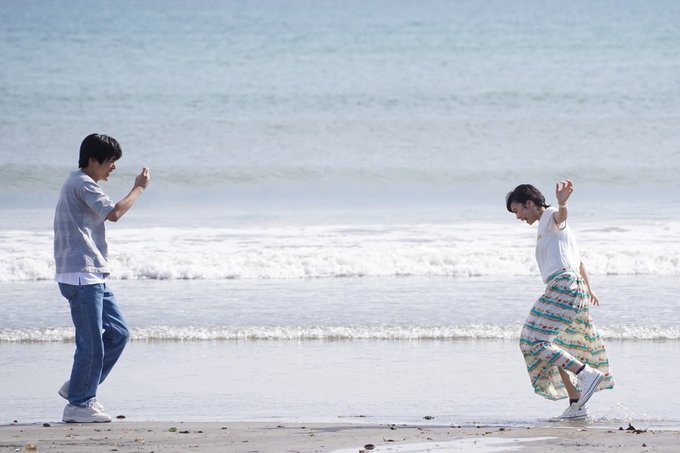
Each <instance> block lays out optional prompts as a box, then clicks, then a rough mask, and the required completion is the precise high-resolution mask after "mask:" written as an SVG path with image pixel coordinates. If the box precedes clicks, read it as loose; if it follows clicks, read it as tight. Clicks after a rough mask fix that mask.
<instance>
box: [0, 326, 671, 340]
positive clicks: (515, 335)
mask: <svg viewBox="0 0 680 453" xmlns="http://www.w3.org/2000/svg"><path fill="white" fill-rule="evenodd" d="M520 330H521V326H519V325H512V326H501V325H489V324H471V325H464V326H390V325H376V326H243V327H231V326H224V327H194V326H185V327H174V326H151V327H140V328H134V329H132V332H131V340H132V341H179V342H181V341H192V342H196V341H356V340H374V341H380V340H384V341H457V340H512V341H514V340H518V339H519V332H520ZM600 332H601V334H602V336H603V337H604V338H606V339H607V340H608V341H664V340H665V341H680V326H632V325H629V326H617V327H603V328H601V329H600ZM74 340H75V335H74V331H73V329H72V328H66V327H57V328H35V329H30V328H23V329H0V342H4V343H42V342H74Z"/></svg>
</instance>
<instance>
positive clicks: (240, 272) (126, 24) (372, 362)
mask: <svg viewBox="0 0 680 453" xmlns="http://www.w3.org/2000/svg"><path fill="white" fill-rule="evenodd" d="M678 17H680V3H679V2H677V1H675V0H647V1H643V0H596V1H593V0H574V1H570V2H562V1H557V0H545V1H538V0H446V1H445V0H420V1H417V2H416V1H406V0H361V1H359V0H343V1H333V0H241V1H239V0H230V1H217V0H116V1H105V0H98V1H85V0H63V1H59V2H53V1H47V0H4V1H2V2H1V3H0V55H2V70H0V312H1V313H2V315H1V316H0V424H8V423H35V422H56V421H60V420H61V413H62V409H63V406H64V404H65V401H64V400H62V399H61V398H60V397H59V396H58V395H57V390H58V389H59V387H60V386H61V385H62V383H63V382H64V381H65V380H66V379H67V378H68V376H69V373H70V367H71V363H72V356H73V351H74V332H73V328H72V325H71V321H70V315H69V310H68V304H67V302H66V300H64V299H63V298H62V297H61V295H60V293H59V291H58V288H57V285H56V283H55V282H54V260H53V256H52V238H53V233H52V219H53V214H54V206H55V203H56V200H57V197H58V193H59V189H60V187H61V184H62V183H63V181H64V179H65V178H66V176H67V175H68V173H69V172H70V171H72V170H74V169H75V168H76V167H77V161H78V150H79V146H80V142H81V141H82V139H83V138H84V137H85V136H86V135H88V134H90V133H93V132H97V133H104V134H108V135H111V136H113V137H115V138H117V139H118V141H119V142H120V143H121V146H122V149H123V157H122V159H121V160H120V161H118V162H117V169H116V170H115V171H114V172H113V173H112V175H111V177H110V180H109V181H108V182H102V183H101V186H102V187H103V189H104V190H105V191H106V192H107V193H108V194H109V195H110V196H111V197H112V198H114V199H120V198H122V197H123V196H124V195H125V194H126V193H127V192H128V191H129V189H130V188H131V187H132V183H133V181H134V177H135V175H136V174H138V173H139V172H140V171H141V169H142V167H144V166H147V167H149V168H150V172H151V185H150V186H149V188H148V189H147V190H146V191H145V192H144V193H143V195H142V197H141V198H140V200H139V201H138V202H137V203H136V204H135V206H134V207H133V208H132V210H131V211H129V212H128V213H127V214H126V215H125V216H124V217H123V218H122V219H121V220H120V221H119V222H117V223H109V224H107V237H108V242H109V250H110V256H109V258H110V264H111V268H112V274H111V276H110V278H109V284H110V286H111V288H112V289H113V290H114V292H115V294H116V296H117V299H118V303H119V305H120V306H121V309H122V310H123V312H124V313H125V315H126V318H127V321H128V324H129V325H130V328H131V332H132V338H131V341H130V343H129V345H128V347H127V349H126V351H125V352H124V354H123V356H122V357H121V360H120V362H119V363H118V364H117V365H116V367H115V368H114V370H113V372H112V373H111V375H110V376H109V378H108V379H107V380H106V381H105V382H104V383H102V385H101V387H100V389H99V394H98V398H99V401H100V402H101V403H102V404H103V405H104V406H105V407H106V409H107V412H108V413H110V414H111V415H112V416H114V417H115V416H119V415H121V416H125V417H126V419H127V420H133V421H135V420H143V421H148V420H154V421H168V422H169V423H172V422H176V421H184V420H186V421H196V420H216V421H233V420H242V421H246V420H247V421H266V422H272V423H291V422H296V423H297V422H300V423H303V422H313V421H323V422H333V423H334V422H338V423H346V422H351V423H410V424H418V423H427V424H446V425H448V424H451V425H452V426H477V425H487V426H537V425H543V424H547V423H550V422H549V421H548V420H549V418H550V417H552V416H554V415H558V414H559V413H561V412H562V410H563V409H564V408H566V403H565V402H564V401H561V402H553V401H548V400H545V399H543V398H541V397H539V396H537V395H535V394H533V390H532V388H531V385H530V382H529V379H528V375H527V373H526V369H525V365H524V361H523V358H522V355H521V353H520V351H519V348H518V344H517V343H518V337H519V332H520V329H521V326H522V324H523V322H524V320H525V318H526V315H527V313H528V311H529V309H530V307H531V305H532V304H533V302H534V301H535V300H536V298H537V297H538V296H540V294H541V293H542V291H543V289H544V284H543V282H542V281H541V277H540V275H539V272H538V269H537V266H536V262H535V258H534V246H535V240H536V228H535V225H534V226H528V225H527V224H526V223H522V222H519V221H518V220H517V219H515V217H514V216H513V215H512V214H510V213H509V212H507V210H506V208H505V196H506V194H507V193H508V192H509V191H511V190H512V189H513V188H514V187H515V186H516V185H518V184H521V183H531V184H534V185H535V186H537V187H538V188H539V189H540V190H542V191H543V193H544V194H545V196H546V199H547V201H548V203H552V204H554V203H556V200H555V194H554V190H555V182H556V181H559V180H563V179H566V178H569V179H571V180H572V181H573V182H574V187H575V190H574V193H573V195H572V196H571V199H570V200H569V222H570V224H571V227H572V229H573V230H574V232H575V234H576V238H577V241H578V244H579V248H580V250H581V253H582V258H583V261H584V263H585V265H586V267H587V269H588V272H589V275H590V280H591V283H592V287H593V289H594V290H595V292H596V293H597V294H598V295H599V299H600V305H599V306H596V307H592V308H591V310H592V314H593V318H594V321H595V324H596V326H597V327H598V329H599V331H600V332H601V334H602V336H603V337H604V339H605V344H606V346H607V351H608V354H609V359H610V362H611V369H612V371H613V373H614V375H615V378H616V386H615V388H614V389H613V390H607V391H603V392H601V393H598V394H596V395H595V396H594V397H593V399H592V400H591V402H590V403H589V407H590V411H591V414H592V418H591V420H590V421H589V422H588V423H587V424H586V426H593V427H601V428H619V427H623V428H626V427H628V425H629V424H633V425H634V426H635V427H636V428H638V429H640V428H647V427H649V428H655V429H663V428H680V409H679V408H680V393H678V391H677V387H676V386H677V370H678V369H680V358H679V357H680V285H679V284H678V279H679V278H680V241H679V238H680V190H679V189H680V179H679V178H678V172H679V170H680V21H678ZM674 370H675V371H674ZM673 389H676V390H673Z"/></svg>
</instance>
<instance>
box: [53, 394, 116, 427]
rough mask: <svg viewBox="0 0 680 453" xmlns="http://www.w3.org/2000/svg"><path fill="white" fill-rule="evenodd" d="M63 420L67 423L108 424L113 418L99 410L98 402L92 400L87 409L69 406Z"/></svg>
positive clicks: (65, 410)
mask: <svg viewBox="0 0 680 453" xmlns="http://www.w3.org/2000/svg"><path fill="white" fill-rule="evenodd" d="M62 420H63V421H64V422H65V423H107V422H110V421H111V416H110V415H108V414H105V413H104V412H103V411H102V410H101V409H99V407H98V405H97V401H96V400H94V399H92V400H90V401H88V403H87V405H86V406H85V407H80V406H72V405H70V404H67V405H66V407H65V408H64V417H63V418H62Z"/></svg>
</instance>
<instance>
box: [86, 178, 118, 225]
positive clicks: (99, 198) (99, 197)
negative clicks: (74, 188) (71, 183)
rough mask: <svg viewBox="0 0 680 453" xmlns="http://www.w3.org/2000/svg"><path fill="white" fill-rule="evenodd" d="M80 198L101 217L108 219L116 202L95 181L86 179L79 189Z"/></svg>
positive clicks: (101, 218)
mask: <svg viewBox="0 0 680 453" xmlns="http://www.w3.org/2000/svg"><path fill="white" fill-rule="evenodd" d="M79 195H80V198H81V199H82V200H83V202H84V203H85V204H86V205H87V206H88V207H89V208H90V209H91V210H92V212H93V213H94V214H95V215H96V216H97V217H99V218H100V220H102V221H104V220H106V216H107V215H109V212H111V211H113V208H114V207H116V203H115V202H114V201H113V200H112V199H111V198H109V196H108V195H106V194H105V193H104V191H103V190H102V189H101V187H99V186H98V185H97V184H96V183H94V182H93V181H84V182H83V183H82V185H81V186H80V190H79Z"/></svg>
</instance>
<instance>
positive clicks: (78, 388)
mask: <svg viewBox="0 0 680 453" xmlns="http://www.w3.org/2000/svg"><path fill="white" fill-rule="evenodd" d="M59 290H60V291H61V294H62V295H63V296H64V297H65V298H66V299H68V303H69V305H70V306H71V319H72V320H73V325H74V326H75V328H76V353H75V355H74V357H73V368H72V370H71V382H70V384H69V387H68V401H69V403H70V404H72V405H74V406H82V405H84V404H85V403H87V402H88V401H89V400H91V399H92V398H94V397H95V396H97V387H98V386H99V384H100V383H102V382H104V379H106V376H108V374H109V372H110V371H111V368H113V365H115V363H116V361H118V358H119V357H120V355H121V353H122V352H123V349H124V348H125V344H126V343H127V340H128V337H129V336H130V334H129V332H128V327H127V324H126V323H125V320H124V319H123V315H122V314H121V312H120V309H119V308H118V305H116V299H115V297H114V296H113V293H112V292H111V291H109V289H108V287H107V286H106V283H99V284H95V285H80V286H74V285H67V284H64V283H59ZM102 331H103V333H102Z"/></svg>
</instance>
